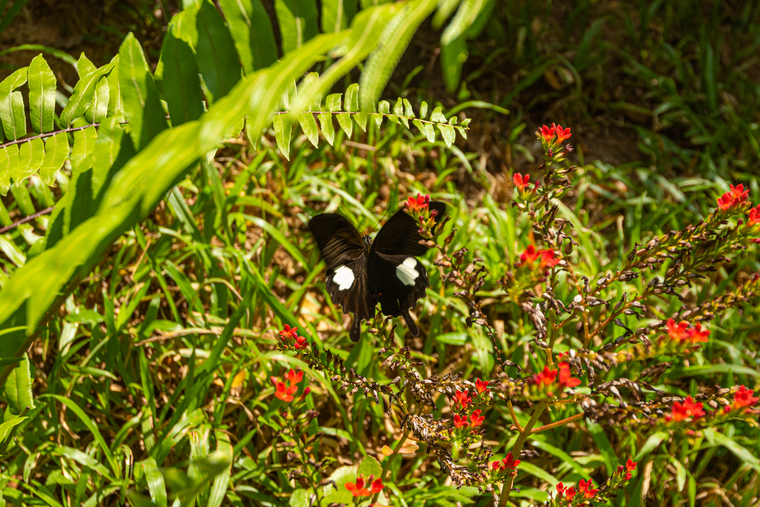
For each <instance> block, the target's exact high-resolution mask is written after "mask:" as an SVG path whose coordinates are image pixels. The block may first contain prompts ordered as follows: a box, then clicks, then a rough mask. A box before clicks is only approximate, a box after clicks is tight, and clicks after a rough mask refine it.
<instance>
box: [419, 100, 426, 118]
mask: <svg viewBox="0 0 760 507" xmlns="http://www.w3.org/2000/svg"><path fill="white" fill-rule="evenodd" d="M427 112H428V105H427V102H425V101H424V100H423V101H422V104H420V120H424V119H425V117H426V116H427Z"/></svg>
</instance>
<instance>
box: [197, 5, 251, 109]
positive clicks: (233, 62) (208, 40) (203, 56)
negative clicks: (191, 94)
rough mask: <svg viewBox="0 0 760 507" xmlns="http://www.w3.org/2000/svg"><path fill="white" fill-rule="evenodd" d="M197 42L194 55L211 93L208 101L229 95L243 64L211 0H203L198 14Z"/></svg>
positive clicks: (237, 79)
mask: <svg viewBox="0 0 760 507" xmlns="http://www.w3.org/2000/svg"><path fill="white" fill-rule="evenodd" d="M196 26H197V27H198V43H197V44H196V45H195V54H196V59H197V62H198V70H199V71H200V73H201V76H203V82H204V84H205V85H206V88H207V89H208V91H209V94H210V95H207V96H206V98H207V99H208V100H209V102H210V103H211V102H214V101H216V100H219V99H220V98H221V97H223V96H225V95H227V94H228V93H229V92H230V90H232V87H233V86H234V85H235V83H237V82H238V81H240V63H239V60H238V54H237V50H236V49H235V42H234V41H233V40H232V36H231V35H230V32H229V30H227V27H226V26H225V24H224V20H222V16H221V15H220V14H219V11H217V10H216V7H214V4H213V3H212V2H211V1H210V0H202V1H201V5H200V8H199V9H198V12H197V14H196Z"/></svg>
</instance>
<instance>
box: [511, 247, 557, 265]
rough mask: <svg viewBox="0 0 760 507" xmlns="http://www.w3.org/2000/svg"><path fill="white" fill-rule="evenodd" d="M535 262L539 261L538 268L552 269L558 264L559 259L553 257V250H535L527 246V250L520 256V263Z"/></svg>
mask: <svg viewBox="0 0 760 507" xmlns="http://www.w3.org/2000/svg"><path fill="white" fill-rule="evenodd" d="M536 260H539V267H540V268H541V269H545V268H553V267H554V266H556V265H557V264H559V259H557V258H555V257H554V250H552V249H551V248H548V249H545V250H536V247H535V246H534V245H528V248H526V249H525V251H524V252H523V253H522V254H521V255H520V263H521V264H533V262H535V261H536Z"/></svg>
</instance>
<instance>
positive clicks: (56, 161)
mask: <svg viewBox="0 0 760 507" xmlns="http://www.w3.org/2000/svg"><path fill="white" fill-rule="evenodd" d="M68 156H69V138H68V136H67V135H66V133H65V132H59V133H58V134H56V135H54V136H51V137H48V138H47V139H45V158H44V159H43V160H42V166H41V167H40V178H42V182H43V183H44V184H45V185H47V186H52V185H53V183H55V175H56V173H57V172H58V171H59V170H60V168H61V167H63V163H64V162H65V161H66V157H68Z"/></svg>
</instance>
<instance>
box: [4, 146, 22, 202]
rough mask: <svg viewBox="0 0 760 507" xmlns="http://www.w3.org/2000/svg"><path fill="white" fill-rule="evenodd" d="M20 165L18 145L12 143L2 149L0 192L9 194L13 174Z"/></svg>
mask: <svg viewBox="0 0 760 507" xmlns="http://www.w3.org/2000/svg"><path fill="white" fill-rule="evenodd" d="M17 166H18V145H17V144H12V145H10V146H8V147H5V148H3V149H2V150H0V194H2V195H3V196H5V195H8V189H10V188H11V174H12V173H13V171H15V170H16V167H17Z"/></svg>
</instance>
